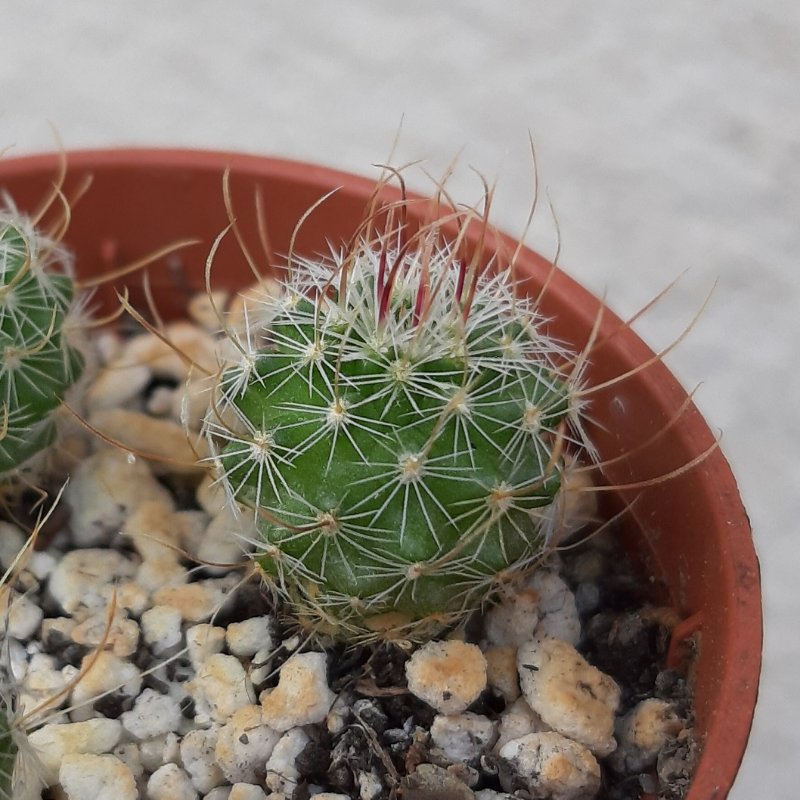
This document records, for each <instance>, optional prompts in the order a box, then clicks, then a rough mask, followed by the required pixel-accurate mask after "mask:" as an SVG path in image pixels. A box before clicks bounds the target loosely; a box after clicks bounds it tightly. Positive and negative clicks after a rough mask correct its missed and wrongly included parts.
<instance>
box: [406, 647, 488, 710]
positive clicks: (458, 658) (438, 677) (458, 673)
mask: <svg viewBox="0 0 800 800" xmlns="http://www.w3.org/2000/svg"><path fill="white" fill-rule="evenodd" d="M406 678H407V679H408V690H409V691H410V692H411V693H412V694H415V695H416V696H417V697H419V699H420V700H424V701H425V702H426V703H428V704H429V705H431V706H433V707H434V708H435V709H436V710H437V711H438V712H440V713H441V714H460V713H461V712H462V711H465V710H466V708H467V707H468V706H469V705H470V704H471V703H474V702H475V701H476V700H477V699H478V697H479V696H480V694H481V692H482V691H483V690H484V689H485V688H486V684H487V678H486V659H485V658H484V657H483V653H482V652H481V651H480V648H479V647H478V646H477V645H474V644H468V643H466V642H460V641H457V640H450V641H443V642H428V643H427V644H424V645H422V647H420V648H419V649H418V650H416V651H415V652H414V654H413V655H412V656H411V658H410V659H409V661H408V663H407V664H406Z"/></svg>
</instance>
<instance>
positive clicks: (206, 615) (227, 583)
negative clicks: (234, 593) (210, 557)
mask: <svg viewBox="0 0 800 800" xmlns="http://www.w3.org/2000/svg"><path fill="white" fill-rule="evenodd" d="M231 577H232V580H231V579H229V578H210V579H208V580H204V581H197V583H189V584H185V585H182V586H166V587H164V588H163V589H158V590H157V591H155V592H154V593H153V604H154V605H164V606H171V607H172V608H175V609H177V610H178V611H180V613H181V617H182V618H183V619H184V620H186V621H187V622H205V621H206V620H208V619H210V618H211V617H212V616H213V615H214V613H215V612H216V611H218V610H219V609H220V608H221V607H222V605H223V604H224V603H225V600H226V599H227V596H228V592H229V590H230V589H231V588H232V587H233V586H235V584H236V577H235V576H231Z"/></svg>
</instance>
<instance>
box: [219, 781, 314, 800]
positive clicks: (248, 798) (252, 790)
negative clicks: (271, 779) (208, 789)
mask: <svg viewBox="0 0 800 800" xmlns="http://www.w3.org/2000/svg"><path fill="white" fill-rule="evenodd" d="M317 797H319V795H317ZM228 800H267V795H266V794H265V793H264V790H263V789H262V788H261V787H260V786H256V785H255V784H253V783H234V784H233V786H231V793H230V794H229V795H228Z"/></svg>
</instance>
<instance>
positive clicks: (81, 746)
mask: <svg viewBox="0 0 800 800" xmlns="http://www.w3.org/2000/svg"><path fill="white" fill-rule="evenodd" d="M121 736H122V724H121V723H120V722H119V721H118V720H115V719H89V720H86V721H85V722H67V723H62V724H48V725H43V726H42V727H41V728H39V729H38V730H35V731H33V733H31V734H30V736H29V742H30V745H31V747H32V748H33V750H34V752H35V753H36V755H37V757H38V759H39V764H40V766H41V777H42V779H43V780H44V783H45V785H46V786H53V785H54V784H56V783H58V773H59V770H60V769H61V764H62V762H63V760H64V758H65V757H66V756H68V755H75V754H85V753H88V754H91V755H102V754H105V753H110V752H111V751H112V750H113V749H114V748H115V747H116V745H117V742H119V740H120V738H121Z"/></svg>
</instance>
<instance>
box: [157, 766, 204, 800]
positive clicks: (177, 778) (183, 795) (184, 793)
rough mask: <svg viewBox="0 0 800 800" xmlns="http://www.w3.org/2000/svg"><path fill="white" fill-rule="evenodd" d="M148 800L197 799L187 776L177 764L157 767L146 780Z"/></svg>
mask: <svg viewBox="0 0 800 800" xmlns="http://www.w3.org/2000/svg"><path fill="white" fill-rule="evenodd" d="M147 797H148V798H149V800H198V794H197V791H196V790H195V788H194V786H192V782H191V780H190V779H189V776H188V775H187V774H186V772H185V771H184V770H182V769H181V768H180V767H179V766H178V765H177V764H173V763H171V762H170V763H169V764H164V766H163V767H159V768H158V769H157V770H156V771H155V772H154V773H153V774H152V775H151V776H150V780H149V781H147Z"/></svg>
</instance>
